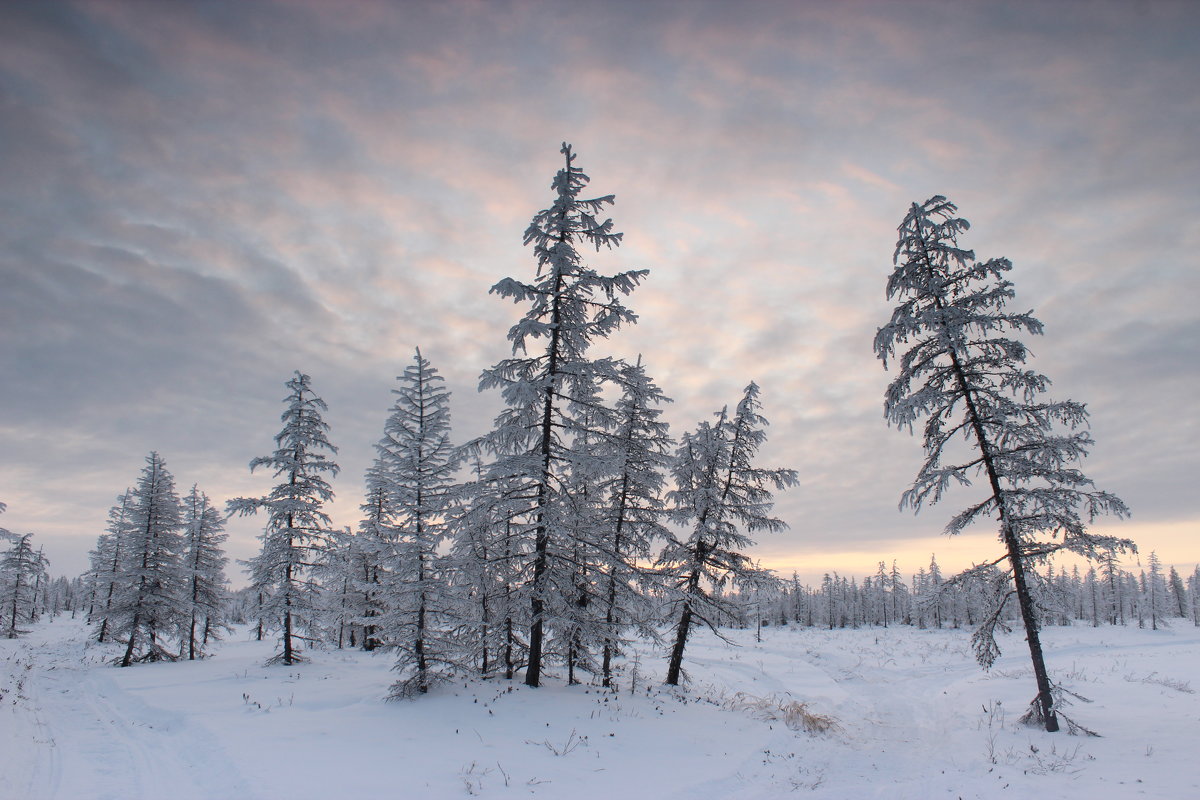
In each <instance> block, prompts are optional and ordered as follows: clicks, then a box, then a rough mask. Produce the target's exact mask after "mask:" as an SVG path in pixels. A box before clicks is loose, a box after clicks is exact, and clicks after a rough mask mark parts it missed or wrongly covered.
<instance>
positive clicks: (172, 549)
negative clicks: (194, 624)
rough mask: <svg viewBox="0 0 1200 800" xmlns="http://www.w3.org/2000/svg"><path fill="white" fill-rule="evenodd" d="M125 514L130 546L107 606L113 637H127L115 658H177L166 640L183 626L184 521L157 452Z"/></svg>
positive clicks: (171, 478)
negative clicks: (110, 604)
mask: <svg viewBox="0 0 1200 800" xmlns="http://www.w3.org/2000/svg"><path fill="white" fill-rule="evenodd" d="M128 514H129V541H128V547H127V548H126V551H125V553H126V554H125V557H124V564H123V565H122V567H121V570H120V575H119V577H118V579H117V590H116V592H115V593H114V595H113V602H112V606H111V607H110V608H109V610H108V617H109V619H110V620H111V630H112V634H113V637H114V638H115V639H117V640H120V641H124V642H125V653H124V655H123V656H122V657H121V659H120V660H119V661H118V663H119V664H120V666H122V667H128V666H129V665H130V664H132V663H133V662H134V661H163V660H165V661H175V660H176V659H177V658H178V655H177V654H176V653H175V652H172V651H170V650H168V649H167V648H166V641H167V639H168V638H175V637H177V636H179V635H180V633H181V632H182V631H183V630H184V620H185V619H186V614H187V601H186V599H185V598H184V596H183V587H184V584H185V580H184V576H183V535H182V528H183V522H182V520H181V519H180V505H179V496H178V495H177V494H176V493H175V478H174V476H172V475H171V473H170V472H169V471H168V470H167V468H166V465H165V464H164V463H163V460H162V457H161V456H159V454H158V453H154V452H152V453H150V455H149V456H147V457H146V466H145V467H143V468H142V474H141V476H140V477H139V479H138V482H137V484H136V486H135V487H134V489H133V502H132V504H131V505H130V507H129V510H128Z"/></svg>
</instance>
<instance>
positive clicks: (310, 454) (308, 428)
mask: <svg viewBox="0 0 1200 800" xmlns="http://www.w3.org/2000/svg"><path fill="white" fill-rule="evenodd" d="M311 380H312V379H311V378H309V377H308V376H307V375H304V374H302V373H300V372H296V373H295V376H294V377H293V378H292V379H291V380H289V381H288V382H287V387H288V390H289V393H288V396H287V397H285V398H284V400H283V402H285V403H287V410H286V411H284V412H283V415H282V416H281V417H280V419H281V420H282V421H283V430H281V431H280V432H279V434H278V435H276V437H275V444H276V445H277V449H276V450H275V452H274V453H272V454H271V455H269V456H262V457H259V458H256V459H254V460H253V461H251V462H250V471H251V472H253V471H254V470H255V469H257V468H258V467H271V468H273V469H274V470H275V473H274V474H275V477H276V478H279V479H280V482H279V483H278V484H276V486H275V488H274V489H272V490H271V492H270V494H268V495H267V496H266V497H254V498H246V497H241V498H237V499H234V500H230V501H229V502H228V508H229V511H230V513H235V514H254V513H256V512H257V511H258V510H259V509H263V510H265V511H266V513H267V524H266V527H265V529H264V530H263V532H262V534H261V535H260V536H259V540H260V541H261V542H262V550H261V551H260V552H259V554H258V555H256V556H254V557H253V558H251V559H250V560H249V562H247V563H248V566H249V567H250V573H251V587H252V589H253V590H254V592H255V593H256V594H258V595H260V596H261V597H262V598H263V603H262V609H261V612H260V613H261V617H262V619H263V620H264V621H265V623H266V625H267V626H268V627H269V628H271V629H272V630H279V631H280V632H281V642H280V644H281V651H280V652H279V653H277V654H276V655H275V656H273V657H272V658H271V659H270V661H269V662H268V663H282V664H286V665H291V664H294V663H296V662H298V661H302V660H303V657H302V656H301V655H300V653H299V652H298V651H297V650H298V648H297V645H296V640H297V639H299V640H302V641H313V640H316V639H319V638H320V637H319V631H318V629H319V615H320V612H321V604H320V594H321V591H320V585H319V584H318V582H317V580H316V577H315V575H314V570H317V569H319V568H320V567H321V565H322V564H323V563H324V561H325V560H326V556H327V554H328V552H329V551H330V550H331V549H332V546H333V542H334V540H335V538H336V536H337V532H336V531H334V530H333V529H332V527H331V525H330V519H329V515H327V514H326V513H325V512H324V511H323V510H322V507H323V506H324V504H325V503H327V502H328V501H330V500H332V499H333V489H332V488H330V486H329V482H328V481H327V480H325V477H324V475H325V473H328V474H330V475H336V474H337V472H338V465H337V464H335V463H334V462H333V461H331V460H330V459H329V458H328V457H327V456H326V455H325V454H324V453H323V452H321V451H328V452H330V453H337V448H336V447H334V446H333V445H332V444H330V442H329V437H328V435H327V434H328V431H329V425H327V424H326V423H325V421H324V420H323V419H322V418H321V412H322V411H326V410H328V407H327V406H326V405H325V401H324V400H322V399H321V398H320V397H317V396H316V394H314V393H313V390H312V386H311V385H310V381H311Z"/></svg>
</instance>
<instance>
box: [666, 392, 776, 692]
mask: <svg viewBox="0 0 1200 800" xmlns="http://www.w3.org/2000/svg"><path fill="white" fill-rule="evenodd" d="M758 393H759V389H758V384H756V383H753V382H752V383H750V385H748V386H747V387H746V390H745V392H744V394H743V396H742V400H741V402H739V403H738V406H737V411H735V412H734V415H733V417H732V418H731V417H730V416H729V412H728V409H721V411H720V412H718V413H717V415H716V417H717V419H716V422H702V423H700V426H699V427H698V428H697V429H696V430H695V431H694V432H693V433H689V434H684V436H683V440H682V441H681V443H680V447H679V450H678V451H677V452H676V454H675V461H674V464H673V466H672V472H673V473H674V477H675V487H676V488H675V490H674V491H672V492H670V494H669V495H668V498H669V500H670V501H671V504H672V507H671V512H670V514H671V519H672V520H673V521H675V522H677V523H679V524H680V525H689V526H691V529H692V530H691V535H690V536H689V537H688V538H687V540H686V541H679V540H676V539H671V540H669V542H668V544H667V547H666V548H665V549H664V550H663V552H662V554H661V555H660V556H659V564H660V566H662V568H663V571H664V573H665V574H666V575H667V576H669V579H670V580H671V581H672V582H673V586H672V590H673V595H672V600H673V603H672V607H673V609H674V613H675V614H676V615H677V622H676V625H675V641H674V643H673V644H672V646H671V653H670V660H669V662H668V665H667V678H666V682H667V683H668V684H671V685H678V683H679V681H680V678H681V677H682V676H683V652H684V648H685V647H686V646H687V640H688V635H689V633H690V632H691V629H692V627H693V626H695V625H697V624H700V623H703V624H704V625H707V626H708V627H709V628H711V629H712V630H714V631H715V630H716V628H717V625H718V624H719V622H720V618H721V615H722V613H723V612H724V611H725V604H723V603H722V601H721V599H720V598H719V597H718V596H716V595H715V594H714V593H712V592H710V591H708V590H707V587H709V586H711V587H714V588H718V589H719V588H722V587H724V586H726V585H727V584H729V583H731V582H733V583H738V584H742V585H752V584H754V583H755V582H756V581H758V580H761V578H762V575H761V570H758V569H757V568H755V567H754V566H753V564H751V562H750V558H749V557H748V556H746V555H745V553H744V552H743V551H744V550H746V549H747V548H749V547H751V546H753V545H754V540H753V539H752V538H751V534H753V533H756V532H758V531H780V530H784V529H785V528H787V524H786V523H784V522H783V521H782V520H780V519H776V518H775V517H772V516H770V513H771V508H772V506H773V505H774V503H773V500H772V492H771V489H772V488H774V489H777V490H778V489H786V488H787V487H789V486H794V485H796V483H797V482H798V478H797V476H796V472H795V470H790V469H762V468H761V467H756V466H754V459H755V457H756V456H757V455H758V450H759V448H761V447H762V445H763V443H764V442H765V441H766V439H767V433H766V430H765V428H766V425H767V421H766V419H764V418H763V417H762V415H760V414H759V413H758V412H759V408H760V407H761V404H760V403H759V400H758Z"/></svg>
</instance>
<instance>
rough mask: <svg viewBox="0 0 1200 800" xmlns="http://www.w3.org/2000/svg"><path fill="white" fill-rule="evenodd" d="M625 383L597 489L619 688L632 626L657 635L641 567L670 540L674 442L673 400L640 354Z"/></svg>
mask: <svg viewBox="0 0 1200 800" xmlns="http://www.w3.org/2000/svg"><path fill="white" fill-rule="evenodd" d="M619 380H620V385H621V399H620V400H619V401H618V402H617V405H616V415H615V418H614V422H615V427H614V428H613V430H612V431H611V432H609V433H606V434H604V435H603V436H601V437H600V443H599V445H598V446H597V449H596V451H595V454H596V455H598V456H600V457H601V458H602V459H604V460H605V461H606V462H607V467H606V471H605V474H604V475H603V476H602V477H601V479H600V480H599V482H598V483H597V485H596V487H595V488H596V494H597V497H598V500H599V502H598V505H597V507H596V509H595V513H596V523H597V525H596V530H597V531H598V533H599V536H600V540H599V541H598V542H597V547H596V552H597V554H598V557H599V572H600V575H601V579H600V585H599V586H598V590H599V597H598V598H597V599H598V601H599V603H598V605H599V607H600V608H601V609H602V613H603V616H604V627H603V629H602V633H603V643H602V654H601V664H600V670H601V681H602V683H603V685H604V686H611V685H612V682H613V669H614V667H613V658H614V657H615V656H616V655H617V654H618V653H619V652H620V648H621V645H622V642H623V632H624V630H625V629H626V628H628V627H629V626H630V625H637V626H638V630H639V632H640V633H642V634H643V635H644V636H650V637H654V636H655V635H656V634H657V632H656V631H655V629H654V627H653V626H652V625H650V624H647V623H648V621H649V619H650V615H649V609H647V608H645V606H646V603H645V598H646V596H647V595H648V594H649V592H650V590H651V588H652V587H651V586H649V585H648V576H647V573H646V571H645V569H643V568H642V566H641V565H643V564H646V563H648V562H649V560H650V557H651V553H652V548H653V545H654V542H655V541H656V540H659V539H663V540H665V539H667V538H669V537H670V533H669V532H668V531H667V530H666V528H664V527H663V519H664V513H665V512H664V503H663V499H662V493H663V489H664V486H665V483H666V480H665V473H666V471H667V469H669V467H670V464H671V457H670V448H671V444H672V442H671V438H670V434H669V433H668V426H667V424H666V423H665V422H663V421H662V420H661V419H660V417H661V415H662V410H661V408H660V406H661V405H663V404H664V403H667V402H670V401H669V400H668V398H666V397H665V396H664V395H663V393H662V390H661V389H659V387H658V386H657V385H655V383H654V382H653V380H651V378H650V376H649V375H647V374H646V370H645V367H643V366H642V360H641V357H640V356H639V357H638V360H637V363H636V364H625V365H623V366H622V368H621V371H620V377H619ZM639 623H640V624H639Z"/></svg>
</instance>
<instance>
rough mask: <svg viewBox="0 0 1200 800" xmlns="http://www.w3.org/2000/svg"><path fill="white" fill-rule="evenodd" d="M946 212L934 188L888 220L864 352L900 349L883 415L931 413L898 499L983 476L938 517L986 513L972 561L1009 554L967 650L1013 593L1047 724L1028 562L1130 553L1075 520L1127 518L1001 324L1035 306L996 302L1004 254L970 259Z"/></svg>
mask: <svg viewBox="0 0 1200 800" xmlns="http://www.w3.org/2000/svg"><path fill="white" fill-rule="evenodd" d="M956 211H957V208H956V207H955V206H954V204H953V203H950V202H949V201H947V200H946V198H944V197H941V196H936V197H933V198H931V199H929V200H928V201H926V202H925V203H922V204H917V203H914V204H913V205H912V207H911V208H910V210H909V212H908V214H907V216H906V217H905V219H904V222H903V223H901V225H900V228H899V232H900V236H899V241H898V242H897V244H896V252H895V256H894V258H893V262H894V265H895V269H894V271H893V272H892V275H891V277H890V278H889V279H888V284H887V296H888V299H899V300H900V304H899V305H898V306H896V309H895V311H894V312H893V313H892V319H891V321H890V322H889V323H888V324H887V325H885V326H884V327H883V328H881V329H880V330H879V332H878V333H877V334H876V336H875V353H876V355H877V356H878V357H879V358H880V359H882V361H883V364H884V367H885V368H886V367H887V366H888V360H889V359H890V358H893V357H894V356H895V355H896V354H897V352H898V351H901V354H900V357H899V364H898V366H899V374H898V375H897V376H896V378H895V380H893V381H892V383H891V384H890V385H889V386H888V389H887V392H886V395H885V400H884V415H885V416H886V418H887V420H888V422H889V423H891V424H894V425H896V426H898V427H901V428H908V429H909V430H912V428H913V425H914V423H915V422H916V421H917V420H918V419H919V418H921V417H927V418H928V419H927V421H926V423H925V428H924V435H925V463H924V464H923V465H922V467H921V469H920V472H918V474H917V478H916V480H915V482H914V483H913V486H912V488H910V489H909V490H908V491H906V492H905V493H904V495H903V497H902V499H901V502H900V506H901V508H905V507H908V508H912V509H913V510H914V511H919V510H920V508H921V507H922V506H923V505H924V504H925V503H930V504H932V503H936V502H937V501H938V500H940V499H941V498H942V496H943V494H944V493H945V492H946V490H947V489H948V488H949V486H950V485H951V484H959V485H969V484H970V483H971V478H972V476H975V475H979V476H981V477H982V478H983V479H984V481H985V482H986V486H987V490H986V492H985V493H984V496H983V498H982V499H979V500H978V501H977V502H975V503H973V504H972V505H971V506H969V507H968V508H967V509H966V510H964V511H963V512H961V513H960V514H958V515H956V516H955V517H954V518H953V519H952V520H951V521H950V523H949V524H948V525H947V527H946V532H947V533H948V534H956V533H959V532H960V531H962V530H964V529H965V528H967V527H968V526H970V525H972V524H973V523H975V522H977V521H981V520H984V519H987V518H988V517H992V516H994V517H997V518H998V519H999V525H1000V532H999V536H1000V541H1001V543H1002V544H1003V545H1004V549H1005V554H1004V555H1003V556H1001V557H1000V558H997V559H996V560H995V561H992V562H989V564H986V565H983V566H982V567H980V568H977V569H983V568H990V567H991V566H992V565H995V564H999V563H1001V562H1005V563H1007V568H1008V574H1009V575H1010V576H1011V580H1012V587H1013V588H1012V590H1011V591H1009V592H1006V593H1005V594H1004V595H1002V599H1001V601H1000V603H999V604H998V607H996V608H994V609H992V611H991V613H990V614H989V615H988V616H987V617H986V618H985V620H984V621H983V624H982V625H981V626H980V628H979V630H978V631H977V632H976V634H975V637H974V639H973V641H974V643H975V647H976V655H977V657H978V659H979V661H980V663H981V664H983V665H984V666H985V667H987V666H990V665H991V664H992V662H993V661H994V660H995V658H996V656H997V655H998V654H999V648H998V647H997V645H996V643H995V639H994V637H993V635H992V632H993V630H994V628H995V626H996V625H997V624H998V623H1000V619H1001V617H1000V615H1001V612H1002V611H1003V608H1004V605H1005V602H1006V601H1007V600H1008V598H1009V597H1011V596H1012V595H1013V594H1015V595H1016V597H1017V602H1018V605H1019V607H1020V612H1021V619H1022V622H1023V623H1024V626H1025V633H1026V639H1027V641H1028V643H1029V650H1030V656H1031V658H1032V661H1033V668H1034V675H1035V678H1036V680H1037V687H1038V694H1037V697H1036V698H1035V700H1034V703H1033V705H1032V707H1031V715H1032V716H1031V717H1030V718H1031V719H1033V720H1036V721H1038V722H1040V723H1042V724H1043V725H1045V728H1046V730H1047V731H1055V730H1058V720H1057V717H1056V715H1055V708H1054V699H1053V694H1052V686H1051V684H1050V680H1049V677H1048V676H1047V673H1046V665H1045V661H1044V658H1043V655H1042V646H1041V640H1040V638H1039V636H1038V629H1039V611H1038V609H1037V607H1036V606H1035V604H1034V599H1033V596H1032V594H1031V590H1030V581H1031V578H1030V577H1028V575H1027V573H1028V571H1029V569H1030V567H1031V566H1032V565H1034V564H1039V563H1044V562H1045V560H1046V559H1047V558H1048V557H1049V556H1050V555H1052V554H1053V553H1056V552H1059V551H1061V550H1067V551H1070V552H1073V553H1076V554H1079V555H1082V556H1085V557H1087V558H1093V559H1098V558H1100V557H1101V556H1102V555H1103V554H1104V553H1105V552H1107V551H1111V550H1115V551H1122V552H1123V551H1125V550H1132V549H1133V547H1134V546H1133V543H1132V542H1130V541H1129V540H1127V539H1117V538H1113V537H1107V536H1097V535H1095V534H1092V533H1090V532H1088V530H1087V527H1086V522H1090V521H1091V520H1092V519H1094V518H1095V517H1096V516H1097V515H1099V514H1104V513H1113V514H1116V515H1118V516H1125V515H1126V514H1127V513H1128V510H1127V509H1126V507H1125V505H1124V503H1122V502H1121V501H1120V500H1119V499H1118V498H1117V497H1115V496H1114V495H1112V494H1109V493H1107V492H1101V491H1096V490H1095V489H1093V488H1092V482H1091V481H1090V480H1088V479H1087V477H1085V476H1084V475H1083V473H1082V472H1080V471H1079V470H1078V469H1077V468H1075V467H1074V466H1073V464H1075V463H1076V462H1078V461H1079V460H1080V459H1082V458H1083V456H1084V455H1086V453H1087V450H1088V448H1089V447H1090V446H1091V444H1092V440H1091V437H1090V436H1088V434H1087V432H1086V429H1085V426H1086V423H1087V412H1086V410H1085V409H1084V406H1083V405H1082V404H1080V403H1076V402H1072V401H1069V400H1068V401H1063V402H1049V401H1045V400H1044V399H1043V394H1044V393H1045V391H1046V389H1047V387H1048V386H1049V383H1050V381H1049V380H1048V379H1047V378H1046V377H1045V376H1043V375H1040V374H1038V373H1036V372H1034V371H1032V370H1029V369H1026V368H1025V366H1024V363H1025V360H1026V357H1027V356H1028V352H1027V350H1026V348H1025V345H1024V344H1022V343H1021V342H1020V341H1018V340H1017V339H1015V338H1010V337H1009V335H1007V334H1009V333H1010V332H1011V333H1012V334H1016V333H1019V332H1021V331H1026V332H1028V333H1030V334H1039V333H1041V331H1042V323H1041V322H1039V321H1038V320H1037V319H1035V318H1034V317H1033V315H1032V313H1011V312H1008V311H1006V310H1005V308H1004V306H1005V304H1006V303H1007V301H1008V300H1010V299H1012V297H1013V296H1014V292H1013V288H1012V286H1013V285H1012V283H1011V282H1010V281H1008V280H1007V279H1006V278H1005V273H1007V272H1008V271H1009V270H1011V269H1012V264H1010V263H1009V262H1008V260H1007V259H991V260H989V261H986V262H982V263H981V262H978V261H976V260H975V255H974V253H972V252H971V251H969V250H964V249H962V248H960V247H959V246H958V235H959V234H960V233H961V232H963V231H965V230H967V228H968V227H969V224H968V223H967V221H966V220H964V219H960V218H958V217H956V216H954V214H955V212H956ZM1063 428H1065V432H1062V433H1060V432H1056V429H1063ZM958 438H961V439H964V440H965V441H966V443H967V446H968V447H969V448H970V454H969V455H966V456H963V458H964V460H963V461H961V462H960V463H954V464H949V465H947V464H944V463H943V461H944V459H945V458H947V457H949V458H954V457H955V455H956V453H955V451H954V450H953V448H952V447H951V443H952V441H954V440H956V439H958Z"/></svg>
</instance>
